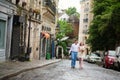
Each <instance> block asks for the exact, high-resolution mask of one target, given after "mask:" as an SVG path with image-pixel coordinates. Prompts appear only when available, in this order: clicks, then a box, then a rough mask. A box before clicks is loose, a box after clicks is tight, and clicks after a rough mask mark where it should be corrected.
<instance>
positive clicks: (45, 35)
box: [42, 32, 50, 39]
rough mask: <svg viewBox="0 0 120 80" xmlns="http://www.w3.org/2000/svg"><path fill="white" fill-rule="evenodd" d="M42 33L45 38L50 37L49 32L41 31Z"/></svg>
mask: <svg viewBox="0 0 120 80" xmlns="http://www.w3.org/2000/svg"><path fill="white" fill-rule="evenodd" d="M42 34H43V35H44V37H45V38H46V39H48V38H50V34H49V33H47V32H42Z"/></svg>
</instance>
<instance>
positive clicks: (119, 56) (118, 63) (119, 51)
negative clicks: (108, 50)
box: [113, 46, 120, 70]
mask: <svg viewBox="0 0 120 80" xmlns="http://www.w3.org/2000/svg"><path fill="white" fill-rule="evenodd" d="M115 55H116V56H115V60H114V64H113V67H114V68H117V69H118V70H120V46H119V47H117V48H116V50H115Z"/></svg>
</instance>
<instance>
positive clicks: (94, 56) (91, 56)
mask: <svg viewBox="0 0 120 80" xmlns="http://www.w3.org/2000/svg"><path fill="white" fill-rule="evenodd" d="M87 61H88V62H91V63H96V62H101V61H102V59H101V57H100V56H98V55H97V54H95V53H91V54H89V55H88V58H87Z"/></svg>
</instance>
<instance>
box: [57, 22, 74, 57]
mask: <svg viewBox="0 0 120 80" xmlns="http://www.w3.org/2000/svg"><path fill="white" fill-rule="evenodd" d="M58 24H59V27H60V31H59V33H58V34H57V35H56V38H57V40H58V45H60V46H62V47H63V49H64V54H65V55H67V54H68V52H67V42H66V41H60V39H62V38H63V37H65V36H68V35H69V34H71V33H72V31H73V29H72V25H71V24H70V23H68V22H67V21H64V20H60V21H58Z"/></svg>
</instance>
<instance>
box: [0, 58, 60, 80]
mask: <svg viewBox="0 0 120 80" xmlns="http://www.w3.org/2000/svg"><path fill="white" fill-rule="evenodd" d="M60 61H61V60H58V61H55V62H51V63H48V64H44V65H41V66H36V67H31V68H26V69H22V70H19V71H17V72H14V73H11V74H8V75H5V76H3V77H0V80H8V78H10V77H14V76H17V75H19V74H20V73H23V72H26V71H30V70H33V69H37V68H42V67H44V66H48V65H50V64H54V63H57V62H60Z"/></svg>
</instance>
